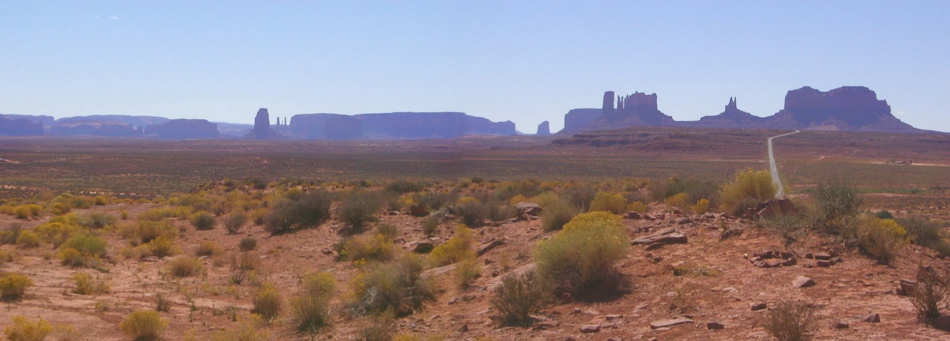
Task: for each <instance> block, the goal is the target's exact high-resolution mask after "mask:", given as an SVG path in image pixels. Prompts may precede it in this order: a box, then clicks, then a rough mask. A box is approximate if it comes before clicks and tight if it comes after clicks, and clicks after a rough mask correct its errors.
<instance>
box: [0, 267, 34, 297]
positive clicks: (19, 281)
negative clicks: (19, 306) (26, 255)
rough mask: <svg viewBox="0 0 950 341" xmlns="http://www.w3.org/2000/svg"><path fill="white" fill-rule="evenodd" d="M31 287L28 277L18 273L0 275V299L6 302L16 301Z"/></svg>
mask: <svg viewBox="0 0 950 341" xmlns="http://www.w3.org/2000/svg"><path fill="white" fill-rule="evenodd" d="M32 285H33V281H31V280H30V278H29V277H26V276H24V275H21V274H18V273H6V274H2V275H0V298H2V299H3V300H6V301H12V300H18V299H20V297H23V294H24V293H26V288H28V287H30V286H32Z"/></svg>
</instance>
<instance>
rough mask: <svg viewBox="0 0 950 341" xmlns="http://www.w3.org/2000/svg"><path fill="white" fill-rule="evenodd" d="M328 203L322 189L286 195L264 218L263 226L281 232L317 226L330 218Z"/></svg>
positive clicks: (326, 195) (328, 200)
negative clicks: (297, 195)
mask: <svg viewBox="0 0 950 341" xmlns="http://www.w3.org/2000/svg"><path fill="white" fill-rule="evenodd" d="M330 203H331V199H330V196H329V195H328V194H327V193H326V192H322V191H318V192H309V193H306V194H302V195H300V196H299V197H296V196H287V197H285V198H284V199H281V200H280V201H279V202H277V204H276V205H275V207H274V209H273V210H272V211H271V212H270V214H268V215H267V217H265V218H264V228H265V229H266V230H267V231H268V232H270V233H271V234H281V233H289V232H294V231H297V230H300V229H305V228H313V227H316V226H319V225H320V224H322V223H323V222H325V221H327V219H330Z"/></svg>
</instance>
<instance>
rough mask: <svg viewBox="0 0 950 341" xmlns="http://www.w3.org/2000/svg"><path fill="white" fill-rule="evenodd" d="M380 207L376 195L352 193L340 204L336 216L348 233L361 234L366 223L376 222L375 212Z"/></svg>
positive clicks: (380, 203)
mask: <svg viewBox="0 0 950 341" xmlns="http://www.w3.org/2000/svg"><path fill="white" fill-rule="evenodd" d="M381 206H382V200H380V197H379V195H378V194H376V193H369V192H354V193H350V194H349V195H347V196H346V198H344V199H343V202H342V203H340V208H339V209H338V210H337V216H339V219H340V221H342V222H343V223H344V224H346V227H347V231H348V232H349V233H351V234H356V233H360V232H363V228H364V226H365V225H366V223H368V222H372V221H375V220H376V217H375V215H376V212H378V211H379V209H380V207H381Z"/></svg>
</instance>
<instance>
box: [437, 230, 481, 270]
mask: <svg viewBox="0 0 950 341" xmlns="http://www.w3.org/2000/svg"><path fill="white" fill-rule="evenodd" d="M474 243H475V241H474V237H473V236H472V230H471V229H469V228H467V227H465V226H458V227H456V228H455V234H454V235H452V238H449V240H448V241H446V242H445V243H443V244H441V245H439V246H436V247H435V249H432V253H430V254H429V262H430V263H432V264H433V265H435V266H440V265H446V264H452V263H455V262H458V261H462V260H465V259H468V258H473V257H475V250H474V249H473V247H474Z"/></svg>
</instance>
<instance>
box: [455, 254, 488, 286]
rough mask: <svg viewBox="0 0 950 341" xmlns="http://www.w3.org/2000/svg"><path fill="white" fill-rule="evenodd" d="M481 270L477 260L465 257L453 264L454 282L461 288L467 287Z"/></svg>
mask: <svg viewBox="0 0 950 341" xmlns="http://www.w3.org/2000/svg"><path fill="white" fill-rule="evenodd" d="M481 272H482V268H481V266H479V265H478V260H476V259H475V258H469V259H465V260H463V261H461V262H458V264H456V265H455V284H456V285H458V287H459V288H461V289H467V288H468V287H469V285H471V284H472V281H474V280H475V279H477V278H478V277H479V276H480V275H481Z"/></svg>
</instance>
